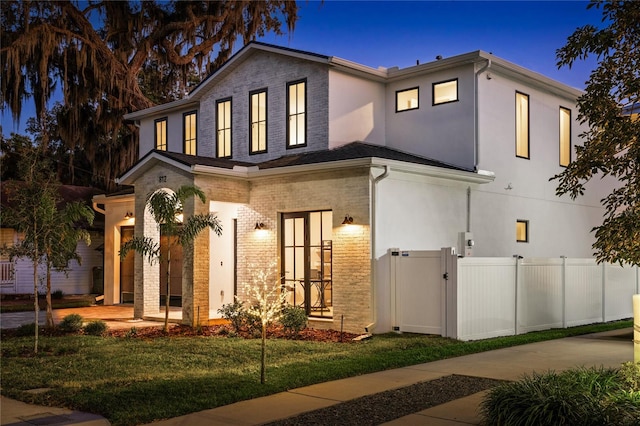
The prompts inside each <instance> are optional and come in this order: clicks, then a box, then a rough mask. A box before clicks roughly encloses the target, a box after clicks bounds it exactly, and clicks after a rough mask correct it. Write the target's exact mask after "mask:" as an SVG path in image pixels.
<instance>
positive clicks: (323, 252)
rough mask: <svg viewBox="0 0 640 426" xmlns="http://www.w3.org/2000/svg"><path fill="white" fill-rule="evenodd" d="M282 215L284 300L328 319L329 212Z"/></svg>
mask: <svg viewBox="0 0 640 426" xmlns="http://www.w3.org/2000/svg"><path fill="white" fill-rule="evenodd" d="M287 216H288V217H284V218H283V226H282V229H283V232H284V234H285V235H284V236H283V238H282V241H283V247H282V256H283V259H282V267H283V271H282V275H283V277H284V278H283V291H286V292H287V302H288V303H290V304H294V305H296V306H300V307H303V308H304V309H305V311H306V313H307V315H309V316H311V317H323V318H331V317H332V316H333V305H332V293H333V291H332V273H331V272H332V241H331V237H332V227H333V213H332V212H330V211H325V212H320V211H318V212H308V213H295V214H293V213H290V214H287Z"/></svg>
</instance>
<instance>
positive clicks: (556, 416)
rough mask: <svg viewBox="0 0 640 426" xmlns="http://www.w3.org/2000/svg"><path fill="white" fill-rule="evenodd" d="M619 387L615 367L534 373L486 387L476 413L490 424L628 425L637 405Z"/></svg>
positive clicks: (638, 410) (632, 397)
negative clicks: (490, 388)
mask: <svg viewBox="0 0 640 426" xmlns="http://www.w3.org/2000/svg"><path fill="white" fill-rule="evenodd" d="M623 387H624V385H623V380H622V379H621V373H620V370H615V369H604V368H600V369H597V368H589V369H585V368H579V369H574V370H568V371H564V372H561V373H555V372H553V371H550V372H546V373H544V374H537V373H534V374H533V375H531V376H525V377H524V378H523V379H521V380H519V381H517V382H511V383H504V384H501V385H499V386H496V387H495V388H493V389H492V390H490V391H489V393H488V394H487V396H486V397H485V399H484V400H483V402H482V404H481V406H480V411H481V414H482V417H483V418H484V422H485V423H486V424H492V425H504V426H507V425H509V426H511V425H533V424H536V425H537V424H539V425H550V424H558V425H563V424H564V425H573V424H576V425H578V424H579V425H584V426H587V425H594V426H595V425H603V424H615V425H620V426H623V425H632V424H635V423H634V422H635V420H634V419H637V418H638V415H639V414H640V406H639V405H638V404H637V403H636V402H634V396H633V395H629V392H627V391H625V390H624V389H623ZM634 393H637V392H631V394H634ZM637 399H640V396H639V397H638V398H637Z"/></svg>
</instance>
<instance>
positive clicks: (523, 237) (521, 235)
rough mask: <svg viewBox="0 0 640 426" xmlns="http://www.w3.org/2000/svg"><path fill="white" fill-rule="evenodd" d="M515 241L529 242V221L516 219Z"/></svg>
mask: <svg viewBox="0 0 640 426" xmlns="http://www.w3.org/2000/svg"><path fill="white" fill-rule="evenodd" d="M516 241H517V242H519V243H528V242H529V221H528V220H522V219H518V220H517V221H516Z"/></svg>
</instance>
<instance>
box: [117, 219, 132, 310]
mask: <svg viewBox="0 0 640 426" xmlns="http://www.w3.org/2000/svg"><path fill="white" fill-rule="evenodd" d="M133 228H134V227H133V226H122V227H120V247H121V248H122V245H123V244H124V243H126V242H127V241H129V240H130V239H131V238H133ZM134 259H135V252H134V251H133V250H132V251H130V252H129V253H127V257H125V258H124V259H122V260H120V303H133V273H134V272H133V271H134Z"/></svg>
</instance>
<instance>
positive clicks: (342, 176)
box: [238, 169, 371, 332]
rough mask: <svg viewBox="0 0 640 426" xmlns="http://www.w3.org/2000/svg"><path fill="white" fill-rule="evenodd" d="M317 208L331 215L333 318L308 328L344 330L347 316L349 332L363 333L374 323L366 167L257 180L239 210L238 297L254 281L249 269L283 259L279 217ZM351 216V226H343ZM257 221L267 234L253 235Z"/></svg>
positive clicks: (316, 209) (317, 322)
mask: <svg viewBox="0 0 640 426" xmlns="http://www.w3.org/2000/svg"><path fill="white" fill-rule="evenodd" d="M318 210H331V211H332V212H333V283H332V285H333V292H332V300H333V308H334V316H333V320H325V319H322V320H311V322H310V325H311V326H312V327H316V328H332V329H340V323H341V319H342V318H343V317H344V330H345V331H350V332H362V331H364V327H365V326H366V325H367V324H369V322H371V273H370V272H371V268H370V238H369V229H370V228H369V178H368V169H355V170H351V171H331V172H323V173H314V174H307V175H293V176H286V177H280V178H270V179H264V180H254V181H253V182H252V184H251V199H250V204H249V205H246V206H243V207H241V208H240V209H239V212H238V258H239V261H238V293H239V297H241V298H242V297H243V296H245V292H246V288H247V285H251V284H252V283H253V277H252V276H251V273H250V272H249V271H250V268H251V267H254V268H255V267H258V268H260V267H261V266H262V267H263V268H264V267H267V266H268V265H269V264H271V263H273V262H274V261H277V259H278V257H279V255H280V245H279V244H280V242H279V236H281V235H282V233H281V230H280V220H279V219H280V214H281V213H284V212H306V211H318ZM347 213H348V214H350V215H351V216H352V217H353V219H354V224H353V225H351V226H345V225H342V221H343V219H344V216H345V214H347ZM256 222H263V223H264V224H265V225H266V228H267V230H266V231H260V232H257V231H255V229H254V228H255V223H256ZM278 267H279V266H278ZM278 270H279V269H278Z"/></svg>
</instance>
